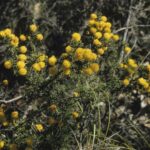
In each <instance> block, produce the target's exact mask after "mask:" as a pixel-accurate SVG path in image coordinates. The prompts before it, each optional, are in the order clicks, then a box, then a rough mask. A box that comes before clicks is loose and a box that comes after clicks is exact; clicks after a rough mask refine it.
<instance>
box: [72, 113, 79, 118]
mask: <svg viewBox="0 0 150 150" xmlns="http://www.w3.org/2000/svg"><path fill="white" fill-rule="evenodd" d="M72 117H73V119H77V118H78V117H79V113H78V112H76V111H74V112H72Z"/></svg>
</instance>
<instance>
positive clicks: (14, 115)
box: [0, 108, 19, 127]
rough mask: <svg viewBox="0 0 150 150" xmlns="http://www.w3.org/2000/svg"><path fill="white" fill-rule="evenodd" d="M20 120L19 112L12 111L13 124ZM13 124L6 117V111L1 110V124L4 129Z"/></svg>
mask: <svg viewBox="0 0 150 150" xmlns="http://www.w3.org/2000/svg"><path fill="white" fill-rule="evenodd" d="M18 118H19V113H18V111H12V112H11V119H12V123H13V121H14V120H17V119H18ZM10 123H11V122H9V121H8V118H7V117H6V115H5V112H4V109H3V108H0V124H1V125H2V126H3V127H6V126H8V125H9V124H10Z"/></svg>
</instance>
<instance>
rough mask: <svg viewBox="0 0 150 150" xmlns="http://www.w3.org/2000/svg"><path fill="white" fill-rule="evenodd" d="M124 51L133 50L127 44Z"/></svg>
mask: <svg viewBox="0 0 150 150" xmlns="http://www.w3.org/2000/svg"><path fill="white" fill-rule="evenodd" d="M124 51H125V53H127V54H129V53H130V52H131V48H130V47H128V46H126V47H125V48H124Z"/></svg>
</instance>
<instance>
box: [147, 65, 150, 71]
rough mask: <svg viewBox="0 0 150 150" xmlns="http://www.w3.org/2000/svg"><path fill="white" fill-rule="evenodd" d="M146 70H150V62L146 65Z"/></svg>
mask: <svg viewBox="0 0 150 150" xmlns="http://www.w3.org/2000/svg"><path fill="white" fill-rule="evenodd" d="M146 70H147V71H149V72H150V64H148V65H147V66H146Z"/></svg>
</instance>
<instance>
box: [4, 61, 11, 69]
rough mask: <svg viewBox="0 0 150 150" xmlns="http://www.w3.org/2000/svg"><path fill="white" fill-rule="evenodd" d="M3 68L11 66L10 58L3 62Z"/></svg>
mask: <svg viewBox="0 0 150 150" xmlns="http://www.w3.org/2000/svg"><path fill="white" fill-rule="evenodd" d="M4 67H5V69H11V68H12V62H11V61H10V60H7V61H5V62H4Z"/></svg>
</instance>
